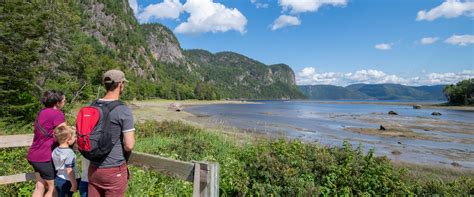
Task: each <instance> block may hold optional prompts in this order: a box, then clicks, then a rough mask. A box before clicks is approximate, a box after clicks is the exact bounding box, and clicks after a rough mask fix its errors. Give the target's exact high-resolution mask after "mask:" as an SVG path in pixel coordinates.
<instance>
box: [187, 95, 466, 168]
mask: <svg viewBox="0 0 474 197" xmlns="http://www.w3.org/2000/svg"><path fill="white" fill-rule="evenodd" d="M430 105H431V104H430ZM185 111H187V112H190V113H192V114H194V115H195V116H197V117H201V118H199V119H198V120H197V121H198V122H199V123H200V124H206V125H207V126H210V127H212V126H216V125H218V126H221V127H223V126H228V127H229V128H230V127H233V128H238V129H241V130H244V131H250V132H253V133H258V134H264V135H268V136H271V137H286V138H290V139H295V138H297V139H301V140H303V141H306V142H312V143H320V144H323V145H332V146H339V145H341V144H342V142H343V141H348V142H350V143H351V144H353V145H354V146H359V145H360V146H362V148H363V149H364V150H366V151H368V150H369V149H375V151H376V154H377V155H381V156H382V155H386V156H388V157H390V158H391V159H392V160H394V161H400V162H409V163H415V164H429V165H435V166H446V167H455V168H464V169H471V170H474V112H473V111H471V110H457V109H450V108H449V107H443V108H421V109H413V107H412V106H411V104H393V103H344V102H340V103H321V102H309V101H263V102H260V104H253V103H252V104H239V105H229V104H216V105H207V106H193V107H189V108H187V109H185ZM389 111H395V112H397V113H398V115H389V114H388V112H389ZM433 112H439V113H441V116H433V115H431V114H432V113H433ZM380 126H383V127H384V128H385V130H381V129H380Z"/></svg>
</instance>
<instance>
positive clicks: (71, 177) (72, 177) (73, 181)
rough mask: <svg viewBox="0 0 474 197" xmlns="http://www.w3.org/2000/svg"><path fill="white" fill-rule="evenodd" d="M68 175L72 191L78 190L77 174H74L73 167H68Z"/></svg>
mask: <svg viewBox="0 0 474 197" xmlns="http://www.w3.org/2000/svg"><path fill="white" fill-rule="evenodd" d="M66 172H67V176H68V178H69V181H70V182H71V192H76V190H77V181H76V175H75V174H74V170H73V169H72V167H68V168H66Z"/></svg>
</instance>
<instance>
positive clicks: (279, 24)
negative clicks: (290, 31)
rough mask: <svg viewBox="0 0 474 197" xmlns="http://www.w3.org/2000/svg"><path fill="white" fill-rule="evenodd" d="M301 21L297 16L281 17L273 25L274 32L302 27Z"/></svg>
mask: <svg viewBox="0 0 474 197" xmlns="http://www.w3.org/2000/svg"><path fill="white" fill-rule="evenodd" d="M300 24H301V21H300V19H298V18H297V17H295V16H289V15H281V16H280V17H278V18H277V19H276V20H275V21H274V22H273V24H272V31H275V30H277V29H280V28H283V27H287V26H297V25H300Z"/></svg>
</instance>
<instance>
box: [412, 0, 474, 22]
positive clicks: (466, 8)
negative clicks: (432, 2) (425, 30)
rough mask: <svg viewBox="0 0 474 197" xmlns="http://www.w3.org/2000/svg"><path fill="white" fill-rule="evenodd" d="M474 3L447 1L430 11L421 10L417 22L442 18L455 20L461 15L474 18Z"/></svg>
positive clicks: (455, 0)
mask: <svg viewBox="0 0 474 197" xmlns="http://www.w3.org/2000/svg"><path fill="white" fill-rule="evenodd" d="M473 14H474V1H472V0H467V1H461V0H446V1H445V2H444V3H442V4H441V5H439V6H438V7H435V8H433V9H431V10H429V11H426V10H421V11H419V12H418V14H417V16H416V20H417V21H421V20H427V21H433V20H435V19H437V18H440V17H445V18H455V17H459V16H461V15H467V16H473Z"/></svg>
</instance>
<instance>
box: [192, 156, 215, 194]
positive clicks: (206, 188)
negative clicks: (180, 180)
mask: <svg viewBox="0 0 474 197" xmlns="http://www.w3.org/2000/svg"><path fill="white" fill-rule="evenodd" d="M194 163H195V168H194V170H195V172H194V176H200V177H201V179H200V180H201V183H196V182H194V186H193V196H195V195H196V194H195V192H196V188H197V187H198V186H197V184H200V185H199V186H200V187H199V191H200V196H205V197H218V196H219V164H217V163H209V162H203V161H195V162H194ZM197 169H200V171H201V172H199V173H197V172H196V170H197ZM203 179H204V180H206V181H205V182H202V180H203ZM194 180H196V177H195V179H194Z"/></svg>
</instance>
